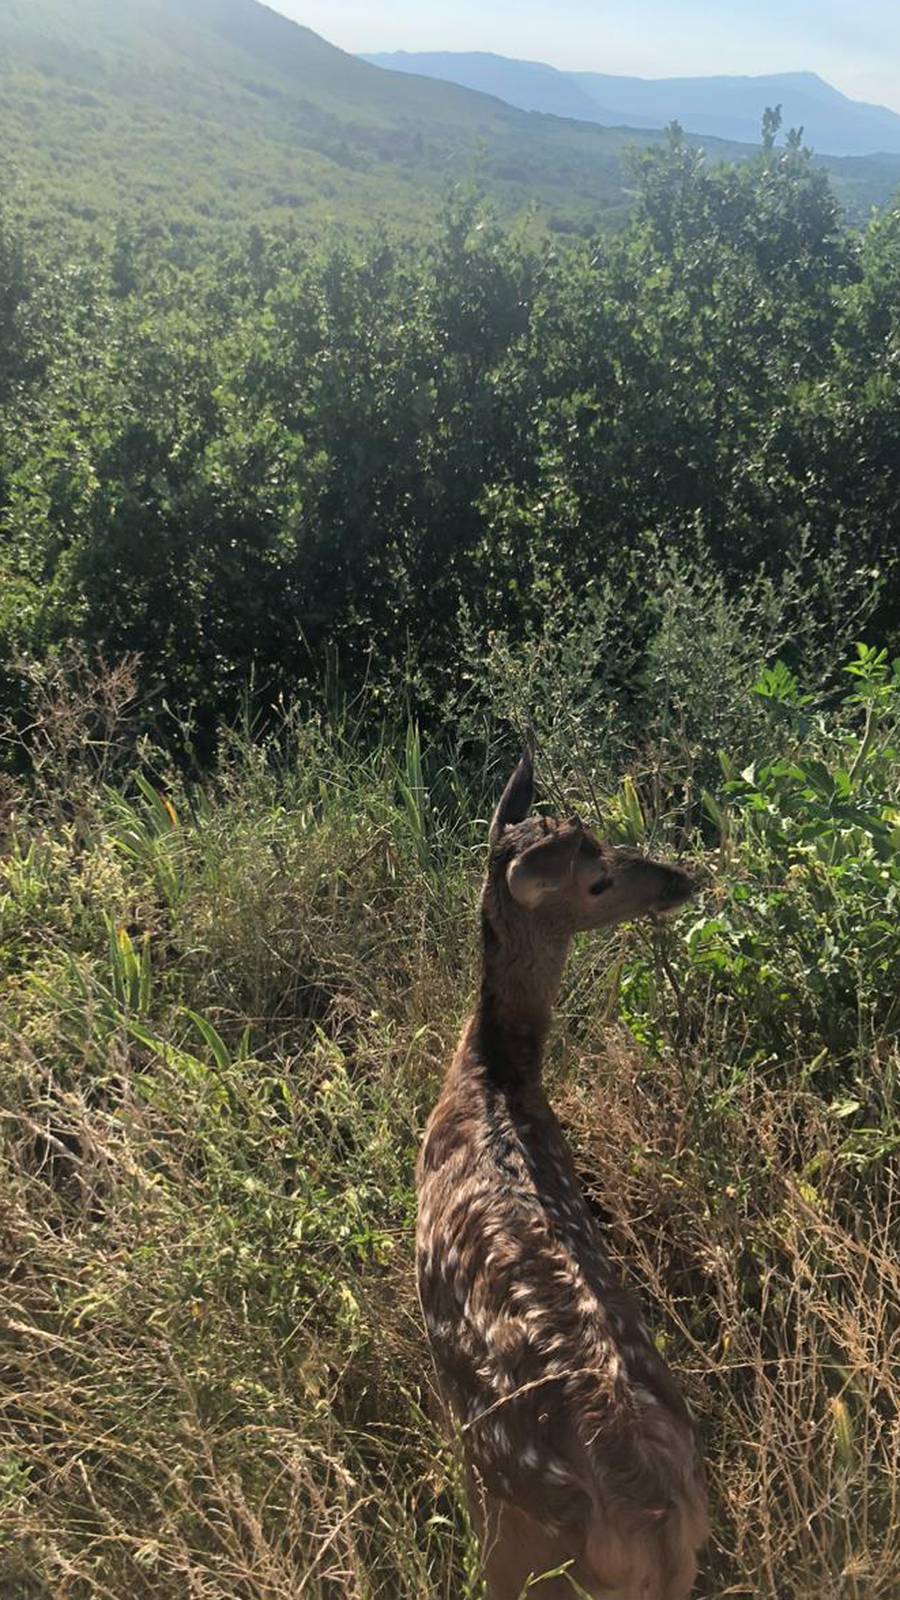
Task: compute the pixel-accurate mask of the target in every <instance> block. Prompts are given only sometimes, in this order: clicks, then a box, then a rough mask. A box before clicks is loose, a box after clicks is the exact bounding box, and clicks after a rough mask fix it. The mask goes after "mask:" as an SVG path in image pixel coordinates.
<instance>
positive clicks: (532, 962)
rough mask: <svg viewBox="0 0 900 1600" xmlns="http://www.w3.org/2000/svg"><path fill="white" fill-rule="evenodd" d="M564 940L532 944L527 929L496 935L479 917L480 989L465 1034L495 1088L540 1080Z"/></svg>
mask: <svg viewBox="0 0 900 1600" xmlns="http://www.w3.org/2000/svg"><path fill="white" fill-rule="evenodd" d="M570 943H571V939H570V937H569V935H568V934H566V933H562V932H560V933H559V935H558V936H557V937H552V936H551V937H549V938H542V939H541V941H540V944H539V945H537V946H536V945H535V942H534V940H533V938H532V937H531V936H530V929H528V928H527V927H525V928H522V929H518V928H517V927H516V926H515V925H513V926H512V927H506V928H504V929H503V931H502V933H498V931H497V930H496V928H495V927H494V926H493V925H492V923H491V922H489V920H488V919H487V917H485V918H484V919H483V960H482V973H481V988H480V991H479V995H478V1002H477V1005H476V1007H475V1013H474V1015H473V1017H472V1022H471V1032H470V1038H471V1040H472V1043H473V1044H474V1045H475V1047H476V1052H477V1055H478V1057H479V1059H480V1061H481V1062H482V1064H483V1066H484V1068H485V1069H486V1070H487V1073H488V1076H489V1078H490V1079H491V1080H492V1081H493V1082H495V1083H496V1084H498V1085H499V1086H501V1087H505V1088H511V1087H514V1086H516V1085H517V1084H523V1085H524V1084H528V1083H535V1082H539V1081H540V1077H541V1068H542V1065H543V1059H544V1047H545V1045H546V1042H547V1035H548V1033H549V1032H550V1024H551V1021H552V1017H553V1006H554V1004H555V1001H556V996H557V994H558V992H559V986H560V983H561V981H562V974H563V968H564V966H565V964H566V957H567V955H568V953H569V945H570Z"/></svg>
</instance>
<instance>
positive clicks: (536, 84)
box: [361, 51, 900, 157]
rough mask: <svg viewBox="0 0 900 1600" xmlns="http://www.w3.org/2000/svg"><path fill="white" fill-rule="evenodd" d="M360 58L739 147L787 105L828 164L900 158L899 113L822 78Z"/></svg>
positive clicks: (599, 118) (539, 104)
mask: <svg viewBox="0 0 900 1600" xmlns="http://www.w3.org/2000/svg"><path fill="white" fill-rule="evenodd" d="M361 59H364V60H366V61H368V62H369V63H370V64H371V65H374V66H380V67H381V68H382V69H386V70H389V71H397V72H402V73H404V74H407V75H410V76H414V75H424V76H427V77H430V78H434V79H440V80H442V81H444V82H454V83H458V84H460V85H463V86H465V87H469V88H475V89H477V90H478V91H479V92H481V93H493V94H496V95H497V96H498V97H499V98H500V99H506V101H507V103H508V104H510V105H515V106H518V107H519V108H520V109H523V110H529V111H543V112H545V113H550V114H552V115H557V116H560V115H562V116H571V117H575V118H576V119H581V118H583V119H584V120H588V121H594V122H599V123H600V124H601V125H603V126H607V127H623V126H628V127H633V128H639V129H650V128H659V127H663V126H665V125H666V124H667V123H668V122H672V121H678V122H680V123H681V124H682V126H683V127H684V128H685V130H686V131H687V132H689V133H693V134H696V135H699V136H705V137H713V138H723V139H726V140H730V141H734V142H738V143H755V142H757V141H758V137H759V127H760V123H761V120H762V114H763V112H764V110H765V109H766V107H767V106H770V105H773V104H776V103H779V101H780V103H781V104H782V109H783V116H784V123H785V126H787V127H798V126H802V127H803V129H804V133H805V136H806V138H807V140H808V142H809V143H810V144H812V146H813V148H814V149H815V150H816V151H817V152H818V153H820V154H821V155H828V156H838V157H840V156H863V157H865V156H882V155H890V156H892V155H900V115H898V113H897V112H895V111H892V110H890V108H889V107H887V106H878V105H871V104H869V103H868V102H866V101H861V100H852V99H851V98H850V97H849V96H848V95H845V94H843V93H842V91H841V90H839V89H836V88H835V87H834V85H833V84H830V83H828V82H827V80H826V79H824V78H822V77H821V75H820V74H819V73H815V72H807V71H800V72H782V73H769V74H761V75H760V74H757V75H753V74H746V75H740V76H738V75H727V74H721V75H714V76H709V77H675V78H640V77H626V76H621V75H616V74H609V73H601V72H582V71H578V72H574V71H573V72H569V71H565V70H563V69H562V68H559V67H552V66H549V65H548V64H547V63H546V62H535V61H520V60H518V59H516V58H515V57H510V56H502V55H499V54H497V53H495V52H487V51H431V52H413V51H393V52H378V53H375V54H370V55H366V56H364V57H362V58H361Z"/></svg>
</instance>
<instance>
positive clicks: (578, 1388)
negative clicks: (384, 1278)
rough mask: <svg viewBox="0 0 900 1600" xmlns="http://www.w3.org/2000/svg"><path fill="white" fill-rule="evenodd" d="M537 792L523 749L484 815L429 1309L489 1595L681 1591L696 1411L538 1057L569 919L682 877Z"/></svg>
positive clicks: (420, 1179)
mask: <svg viewBox="0 0 900 1600" xmlns="http://www.w3.org/2000/svg"><path fill="white" fill-rule="evenodd" d="M532 797H533V770H532V762H531V758H530V756H528V755H526V756H524V757H523V758H522V760H521V762H520V763H519V766H518V767H517V769H516V771H515V772H514V774H513V776H512V778H511V779H510V781H509V783H508V784H507V787H506V790H505V792H504V794H503V797H502V799H501V801H500V804H499V806H498V808H497V811H496V814H495V816H494V819H493V822H492V824H491V829H490V836H489V844H490V856H489V864H488V871H487V879H486V882H485V885H484V890H483V894H482V901H481V915H482V938H483V964H482V977H481V988H480V993H479V996H478V1001H477V1004H476V1007H475V1011H474V1012H473V1014H472V1016H471V1017H470V1018H469V1021H468V1022H467V1023H466V1026H465V1028H464V1030H463V1034H462V1037H461V1039H460V1042H459V1046H458V1048H457V1051H456V1054H455V1056H454V1058H453V1061H452V1063H451V1065H450V1068H449V1070H448V1072H447V1075H446V1078H445V1081H444V1085H443V1089H442V1092H441V1095H440V1098H439V1100H438V1102H437V1105H436V1106H435V1108H434V1111H433V1112H432V1115H431V1118H430V1120H429V1123H428V1127H427V1130H426V1133H425V1139H424V1142H423V1145H422V1150H421V1154H420V1156H419V1162H418V1167H417V1188H418V1200H419V1219H418V1230H417V1276H418V1284H419V1295H420V1299H421V1304H422V1311H423V1315H424V1318H425V1325H426V1329H427V1332H428V1338H429V1342H430V1345H431V1350H432V1353H433V1357H434V1361H435V1366H436V1369H437V1375H438V1381H439V1386H440V1389H441V1393H442V1396H443V1398H444V1401H445V1402H446V1404H447V1406H448V1408H449V1411H450V1412H451V1414H452V1416H453V1418H454V1419H455V1421H456V1423H457V1425H458V1426H459V1427H460V1429H461V1431H462V1440H463V1451H464V1456H465V1463H466V1476H467V1482H468V1492H469V1502H470V1507H471V1511H472V1516H473V1521H474V1524H475V1528H476V1531H477V1533H478V1536H479V1540H480V1544H481V1549H482V1556H483V1561H484V1567H485V1573H486V1578H487V1587H488V1594H489V1595H490V1597H491V1600H519V1596H520V1595H521V1594H523V1592H524V1591H525V1589H526V1587H527V1588H528V1590H529V1593H530V1592H531V1588H532V1587H533V1588H534V1592H535V1595H536V1596H537V1597H539V1600H557V1597H559V1600H562V1597H563V1596H565V1597H567V1600H572V1597H573V1596H574V1595H577V1594H578V1593H579V1592H581V1593H586V1594H588V1595H590V1596H598V1597H599V1596H601V1595H602V1596H603V1597H604V1600H686V1597H687V1596H688V1595H689V1593H690V1590H691V1587H692V1585H693V1581H694V1577H695V1574H696V1568H697V1552H698V1550H699V1548H700V1547H701V1546H702V1544H703V1543H704V1541H705V1539H706V1537H707V1531H708V1528H707V1511H706V1495H705V1490H704V1483H703V1472H702V1468H701V1465H700V1462H699V1458H698V1454H697V1446H696V1442H695V1438H694V1430H693V1425H692V1422H691V1419H690V1416H689V1413H688V1410H687V1407H686V1405H685V1402H684V1400H683V1399H682V1397H681V1394H680V1392H679V1390H678V1388H677V1386H676V1384H675V1381H674V1379H673V1377H672V1375H671V1373H670V1372H669V1370H668V1368H667V1366H666V1364H665V1362H664V1361H663V1359H662V1357H661V1356H660V1355H659V1353H658V1351H657V1350H656V1348H655V1347H654V1345H653V1343H652V1342H651V1339H650V1336H649V1334H648V1332H647V1329H646V1327H645V1325H644V1323H643V1322H642V1320H641V1316H640V1311H639V1309H638V1308H637V1306H636V1305H635V1303H634V1301H633V1300H632V1298H631V1296H630V1295H629V1294H628V1293H627V1292H626V1290H625V1289H624V1288H623V1287H622V1286H621V1284H620V1283H619V1282H618V1281H617V1278H616V1275H615V1273H614V1272H613V1270H612V1268H611V1266H610V1262H609V1260H608V1257H607V1254H606V1250H605V1247H604V1242H603V1235H602V1231H601V1228H600V1227H599V1225H598V1223H597V1222H596V1221H595V1220H594V1218H593V1216H592V1214H591V1212H590V1210H589V1209H588V1206H587V1204H586V1202H585V1199H584V1197H583V1195H582V1193H581V1190H580V1187H579V1184H578V1180H577V1177H576V1174H575V1169H574V1165H573V1162H572V1157H571V1155H570V1153H569V1149H568V1146H567V1144H566V1141H565V1139H564V1137H563V1134H562V1130H561V1129H560V1126H559V1123H558V1122H557V1119H556V1117H555V1115H554V1113H553V1111H552V1109H551V1107H550V1104H549V1102H548V1101H547V1098H546V1096H545V1094H544V1090H543V1086H542V1082H541V1063H542V1057H543V1051H544V1044H545V1041H546V1037H547V1033H548V1031H549V1027H550V1019H551V1011H552V1007H553V1003H554V1000H555V998H556V994H557V990H558V988H559V984H560V980H561V977H562V971H563V966H564V964H565V960H566V956H567V953H568V949H569V946H570V943H571V940H572V937H573V935H574V934H575V933H576V932H577V931H579V930H582V929H590V928H608V927H611V926H612V925H613V924H615V923H617V922H620V921H622V920H623V919H626V918H632V917H637V916H640V915H642V914H644V913H646V912H654V911H663V910H671V909H674V908H675V907H678V906H680V905H682V904H683V903H684V902H685V901H686V900H687V899H688V898H689V896H690V895H691V893H692V892H693V889H694V885H693V883H692V881H691V879H690V878H689V877H688V876H687V874H686V873H685V872H683V871H681V869H680V868H678V867H675V866H670V865H667V864H664V863H662V862H659V861H652V860H648V859H647V858H645V857H643V856H641V855H640V854H639V853H638V852H637V851H634V850H626V849H621V848H616V847H613V846H610V845H607V844H602V843H600V842H599V841H598V840H597V839H595V838H594V836H593V835H592V834H591V833H590V832H589V831H588V829H587V828H585V827H584V826H583V825H582V823H581V822H580V821H579V819H578V818H571V819H569V820H568V821H565V822H554V821H551V820H550V819H548V818H546V817H541V816H532V815H530V812H531V805H532ZM535 1579H537V1580H539V1581H537V1582H534V1580H535Z"/></svg>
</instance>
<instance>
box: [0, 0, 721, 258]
mask: <svg viewBox="0 0 900 1600" xmlns="http://www.w3.org/2000/svg"><path fill="white" fill-rule="evenodd" d="M0 62H2V63H3V66H2V69H0V140H2V147H3V150H4V153H5V158H6V162H7V163H8V166H9V167H10V168H11V171H12V176H13V179H14V180H15V179H18V182H19V185H20V189H21V191H23V192H25V193H27V197H28V204H29V207H30V209H32V210H36V211H37V212H39V213H41V214H42V215H44V216H49V215H52V216H53V217H54V218H55V219H58V218H59V217H60V215H62V216H68V217H69V218H72V217H75V218H79V219H87V220H89V221H90V220H94V219H96V218H97V217H102V216H103V215H105V214H109V213H111V212H121V211H123V210H125V211H128V210H131V211H134V212H137V213H139V214H140V215H141V216H142V217H144V218H146V216H147V214H148V212H149V213H151V214H155V213H159V212H165V213H166V214H167V215H169V216H171V215H173V214H174V215H180V216H181V217H182V218H183V220H184V222H185V224H187V225H190V226H195V225H196V223H197V221H198V219H202V217H203V216H207V217H208V216H210V215H212V214H216V215H217V216H220V217H221V216H230V217H233V218H241V219H252V218H253V217H260V216H265V215H272V214H276V215H278V214H280V215H283V216H287V217H292V218H295V219H298V218H299V219H303V220H304V221H306V222H324V221H327V220H330V219H334V218H337V219H340V220H341V221H342V222H345V223H350V224H353V223H364V222H366V221H368V220H371V218H372V217H373V215H378V216H386V217H394V218H398V219H400V220H401V221H403V220H409V221H412V220H418V219H419V218H420V217H421V215H422V212H423V202H424V207H425V208H427V207H428V205H429V204H436V203H437V201H438V199H439V197H440V196H442V195H443V194H444V193H445V191H446V189H447V187H448V185H449V184H450V182H451V181H452V180H463V181H464V180H465V179H466V178H468V177H470V176H472V175H473V174H474V172H475V171H476V169H477V172H478V175H479V178H480V180H481V181H482V182H483V184H484V185H485V187H486V188H487V189H488V190H489V191H490V192H491V194H492V195H494V196H495V197H496V199H497V201H498V202H499V204H500V206H501V208H502V209H503V210H504V211H506V212H507V213H510V212H516V211H518V210H520V209H521V208H522V207H524V206H525V205H527V204H530V203H532V202H537V204H538V205H539V207H540V208H541V210H542V212H543V213H544V214H545V215H546V216H548V217H552V216H553V215H555V214H559V215H561V216H563V217H564V218H566V219H568V220H569V221H575V220H578V219H586V218H588V217H591V218H596V216H597V215H598V213H601V212H607V211H609V210H610V209H612V210H613V211H615V210H617V209H618V210H621V207H622V204H623V178H622V172H621V166H620V160H621V155H622V151H623V149H624V147H625V144H626V143H627V142H628V136H626V135H624V134H623V133H622V132H619V131H616V132H611V131H606V130H601V129H599V128H593V127H590V126H587V125H585V124H583V123H574V122H572V123H563V122H558V121H551V120H550V119H546V120H545V119H539V118H535V117H532V116H526V115H523V114H522V113H521V112H519V111H516V110H513V109H511V108H509V107H508V106H506V105H503V104H501V102H500V101H498V100H496V99H488V98H486V97H484V96H482V95H477V94H473V93H471V92H469V91H466V90H464V89H461V88H458V87H456V86H453V85H450V84H445V85H437V84H435V83H431V82H429V83H425V82H423V81H421V80H419V79H417V78H411V77H407V76H404V75H400V74H390V75H387V74H385V73H384V72H383V71H381V70H379V69H376V68H374V67H371V66H368V65H367V64H365V63H364V62H361V61H358V60H356V59H355V58H354V57H352V56H350V55H347V54H345V53H344V52H343V51H340V50H337V49H335V48H333V47H332V46H331V45H329V44H327V43H326V42H325V40H323V39H321V38H319V37H318V36H317V35H316V34H314V33H312V32H311V31H310V30H309V29H306V28H303V27H299V26H297V25H296V24H294V23H292V22H289V21H287V20H286V19H285V18H283V17H281V16H279V15H277V14H276V13H274V12H272V11H270V10H268V9H266V8H265V7H263V6H260V5H258V4H256V3H255V0H125V3H124V4H122V3H120V0H84V3H83V4H79V6H78V8H77V11H76V10H75V9H74V8H73V7H72V6H71V5H69V4H68V3H67V0H11V3H9V4H6V5H4V7H3V8H2V10H0ZM723 153H727V152H725V151H724V150H723Z"/></svg>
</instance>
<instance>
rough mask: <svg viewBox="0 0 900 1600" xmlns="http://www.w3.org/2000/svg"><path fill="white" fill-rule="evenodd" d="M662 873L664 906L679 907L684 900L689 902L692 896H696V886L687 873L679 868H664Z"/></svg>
mask: <svg viewBox="0 0 900 1600" xmlns="http://www.w3.org/2000/svg"><path fill="white" fill-rule="evenodd" d="M664 871H665V880H664V882H663V904H664V905H667V906H680V905H682V904H683V903H684V901H685V900H690V898H691V895H692V894H696V892H697V885H696V883H695V882H694V879H693V878H692V877H691V876H690V875H689V874H688V873H687V872H682V870H681V868H680V867H666V868H665V869H664Z"/></svg>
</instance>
